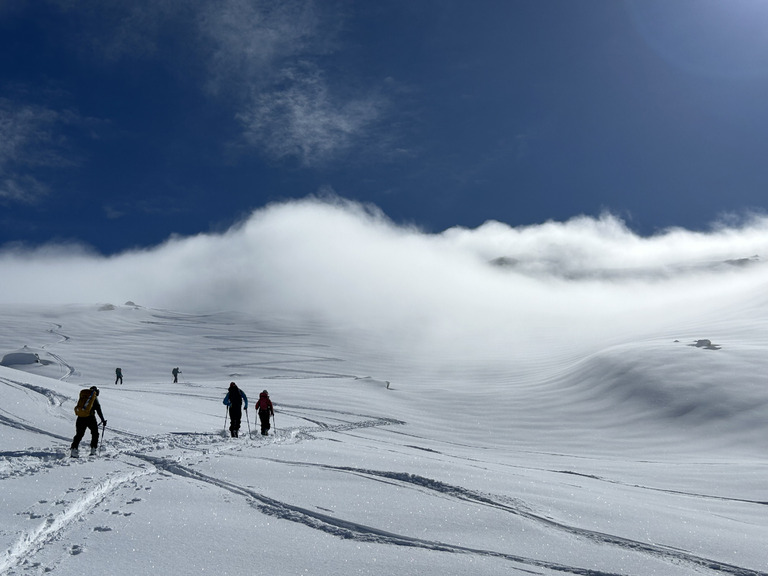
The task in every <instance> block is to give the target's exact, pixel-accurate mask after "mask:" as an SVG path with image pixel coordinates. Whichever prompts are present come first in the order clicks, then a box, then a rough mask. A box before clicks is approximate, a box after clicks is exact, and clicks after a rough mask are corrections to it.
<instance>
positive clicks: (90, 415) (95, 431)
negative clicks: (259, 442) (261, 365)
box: [70, 368, 275, 458]
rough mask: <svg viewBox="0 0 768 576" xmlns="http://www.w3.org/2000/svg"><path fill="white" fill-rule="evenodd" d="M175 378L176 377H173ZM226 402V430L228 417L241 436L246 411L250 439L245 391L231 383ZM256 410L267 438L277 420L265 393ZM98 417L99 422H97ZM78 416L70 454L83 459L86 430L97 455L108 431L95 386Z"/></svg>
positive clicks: (78, 407) (83, 399)
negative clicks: (241, 426) (89, 433)
mask: <svg viewBox="0 0 768 576" xmlns="http://www.w3.org/2000/svg"><path fill="white" fill-rule="evenodd" d="M118 370H119V369H118ZM176 370H178V368H177V369H176ZM175 377H176V374H174V378H175ZM223 403H224V405H226V407H227V413H226V414H225V415H224V428H225V430H226V427H227V418H229V433H230V435H231V436H232V438H238V437H239V431H240V421H241V420H242V415H243V410H244V411H245V414H246V420H247V421H248V435H249V436H250V427H251V424H250V421H249V420H248V397H247V396H246V394H245V392H243V391H242V390H240V388H238V386H237V384H235V383H234V382H231V383H230V384H229V389H228V390H227V394H226V396H224V401H223ZM256 409H257V411H258V414H259V421H260V423H261V434H262V436H268V435H269V430H270V428H271V426H270V421H271V420H273V419H274V417H275V409H274V406H273V405H272V400H270V398H269V393H268V392H267V391H266V390H264V391H263V392H261V394H259V399H258V401H257V402H256ZM97 415H98V417H99V419H100V421H97V420H96V416H97ZM75 416H77V419H76V420H75V437H74V438H73V439H72V444H71V446H70V455H71V456H72V458H78V457H79V456H80V442H81V441H82V439H83V436H85V432H86V430H90V432H91V442H90V447H91V451H90V455H91V456H94V455H96V454H97V451H98V448H99V437H100V436H101V439H102V442H103V438H104V432H105V430H106V428H107V420H106V419H105V418H104V413H103V412H102V411H101V404H100V403H99V389H98V388H97V387H96V386H91V387H90V388H84V389H82V390H81V391H80V395H79V397H78V401H77V404H75ZM99 427H101V434H99Z"/></svg>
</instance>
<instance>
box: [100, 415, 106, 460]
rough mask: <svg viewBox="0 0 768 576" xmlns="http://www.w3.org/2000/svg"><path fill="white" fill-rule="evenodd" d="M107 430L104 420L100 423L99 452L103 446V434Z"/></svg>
mask: <svg viewBox="0 0 768 576" xmlns="http://www.w3.org/2000/svg"><path fill="white" fill-rule="evenodd" d="M106 432H107V421H106V420H104V421H103V422H102V423H101V442H99V454H101V447H102V446H104V435H105V434H106Z"/></svg>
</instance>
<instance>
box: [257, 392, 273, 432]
mask: <svg viewBox="0 0 768 576" xmlns="http://www.w3.org/2000/svg"><path fill="white" fill-rule="evenodd" d="M256 408H257V409H258V411H259V420H261V435H262V436H269V434H268V433H267V431H268V430H269V417H270V416H274V415H275V408H274V406H272V400H270V399H269V393H268V392H267V391H266V390H264V391H263V392H262V393H261V394H259V400H258V402H256Z"/></svg>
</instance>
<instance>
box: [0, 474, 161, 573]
mask: <svg viewBox="0 0 768 576" xmlns="http://www.w3.org/2000/svg"><path fill="white" fill-rule="evenodd" d="M146 474H149V472H148V471H146V470H138V471H134V472H129V473H128V474H124V475H122V476H117V477H114V478H109V479H107V480H105V481H104V482H101V483H100V484H99V485H98V486H96V488H94V489H93V490H91V491H90V492H88V494H86V495H85V496H83V497H82V498H80V499H79V500H77V501H75V502H73V503H72V504H71V505H70V506H69V507H68V508H67V509H66V510H64V511H63V512H61V513H60V514H58V515H56V516H55V517H54V518H48V519H46V521H45V522H43V524H41V525H40V526H39V527H38V528H37V529H36V530H33V531H31V532H27V533H24V534H22V536H21V537H20V538H19V539H18V541H17V542H16V543H15V544H14V545H13V546H11V548H9V549H8V550H6V551H5V552H4V553H3V557H2V559H0V574H2V573H3V572H5V571H6V570H8V569H10V568H12V567H13V566H16V565H18V564H20V563H22V562H23V561H24V560H26V559H28V558H29V557H30V556H32V555H34V554H36V553H37V552H39V551H40V550H42V549H43V548H44V547H45V546H46V545H47V544H48V543H49V542H51V541H52V540H54V539H56V538H57V537H58V536H59V534H60V533H61V532H63V531H64V530H66V529H67V527H68V526H69V525H70V524H72V522H75V521H77V520H78V518H80V517H81V516H83V515H84V514H87V513H88V512H90V511H91V510H92V509H93V508H95V507H96V506H98V505H99V504H100V503H101V502H102V501H103V500H104V498H106V497H107V496H108V495H109V493H110V492H112V491H113V490H114V489H115V488H117V487H119V486H120V485H122V484H125V483H126V482H130V481H131V480H133V479H135V478H138V477H139V476H144V475H146Z"/></svg>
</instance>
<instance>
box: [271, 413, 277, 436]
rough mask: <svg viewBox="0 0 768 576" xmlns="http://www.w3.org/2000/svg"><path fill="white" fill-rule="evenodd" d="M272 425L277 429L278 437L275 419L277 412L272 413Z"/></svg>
mask: <svg viewBox="0 0 768 576" xmlns="http://www.w3.org/2000/svg"><path fill="white" fill-rule="evenodd" d="M272 425H273V426H274V427H275V436H277V420H276V419H275V412H274V410H273V411H272Z"/></svg>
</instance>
